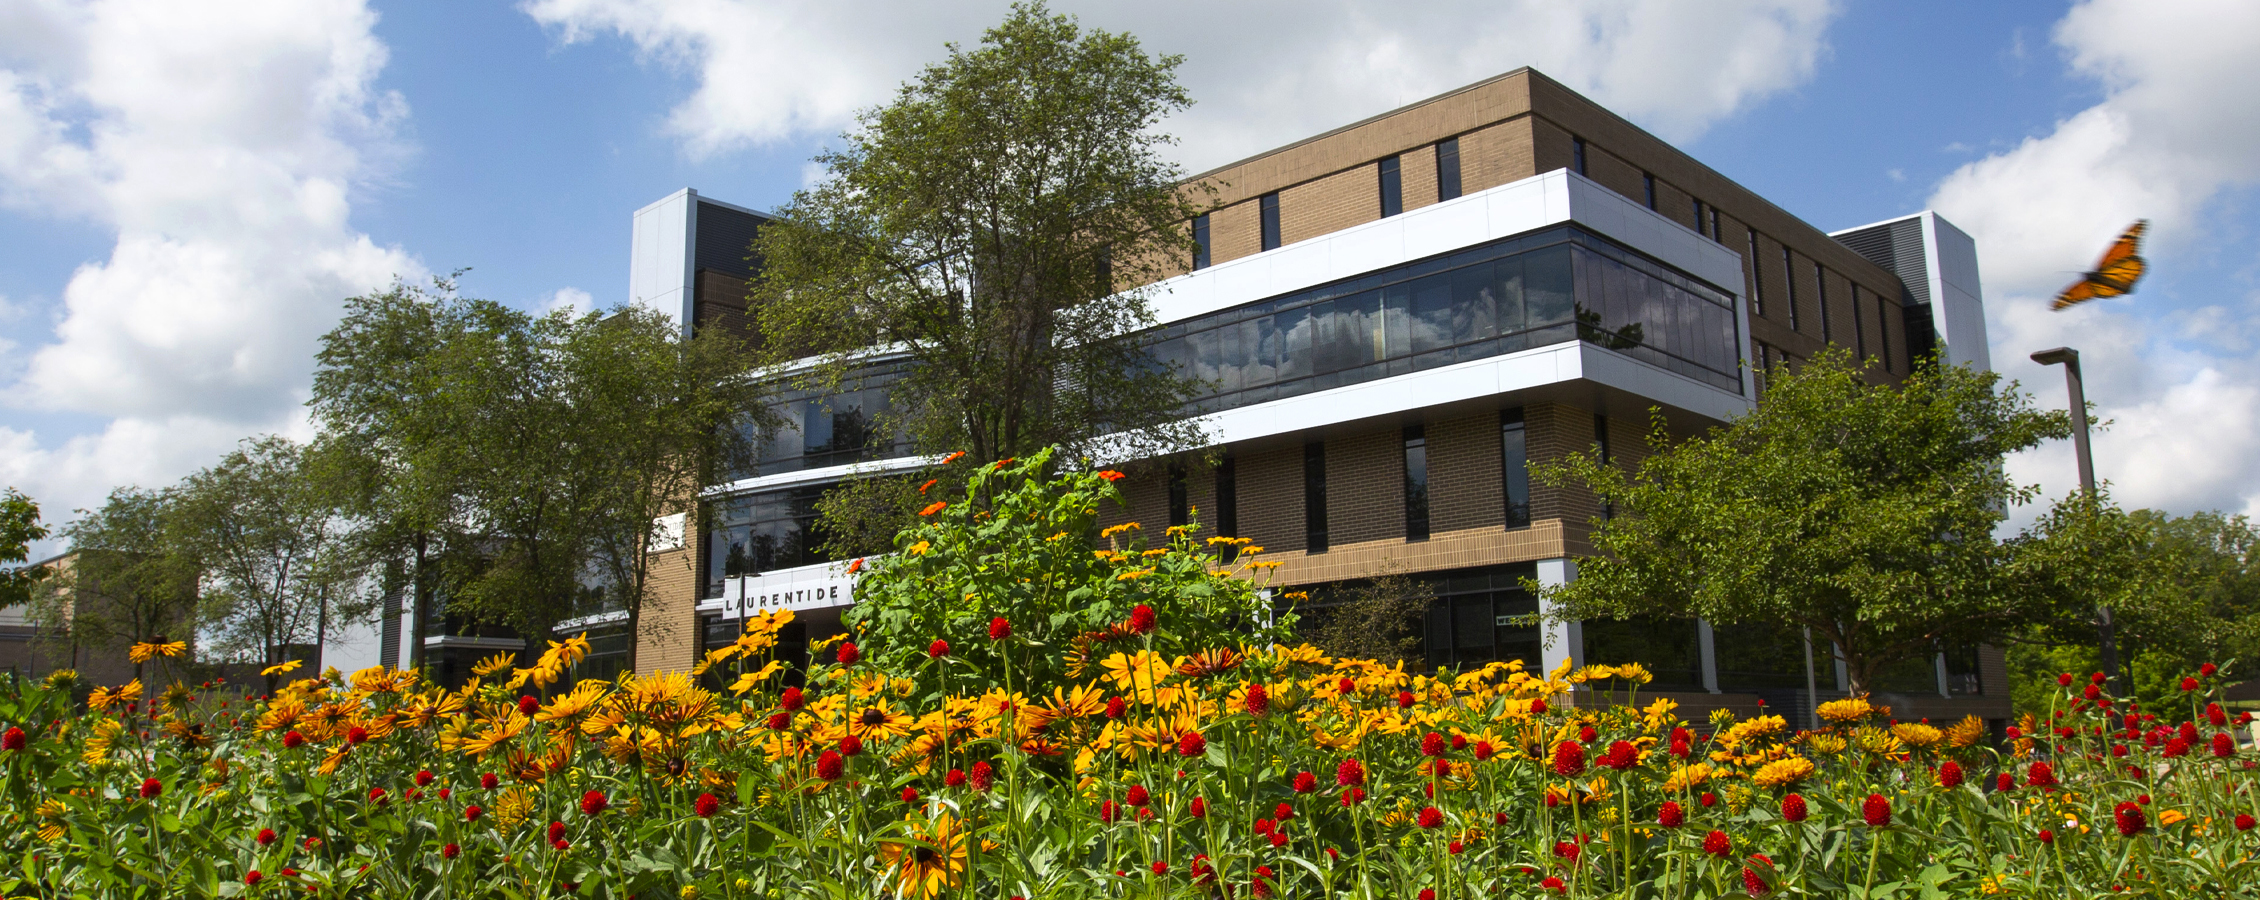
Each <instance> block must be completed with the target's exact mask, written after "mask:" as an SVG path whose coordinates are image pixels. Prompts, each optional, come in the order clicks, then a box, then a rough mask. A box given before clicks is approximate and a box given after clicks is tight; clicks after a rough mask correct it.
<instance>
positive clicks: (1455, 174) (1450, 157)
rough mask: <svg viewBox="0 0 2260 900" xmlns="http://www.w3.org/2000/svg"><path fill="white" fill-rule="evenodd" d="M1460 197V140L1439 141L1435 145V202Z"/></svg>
mask: <svg viewBox="0 0 2260 900" xmlns="http://www.w3.org/2000/svg"><path fill="white" fill-rule="evenodd" d="M1459 195H1460V139H1459V138H1452V139H1451V140H1447V141H1441V142H1439V143H1437V145H1436V202H1438V203H1442V202H1444V201H1446V200H1450V199H1452V198H1454V197H1457V196H1459Z"/></svg>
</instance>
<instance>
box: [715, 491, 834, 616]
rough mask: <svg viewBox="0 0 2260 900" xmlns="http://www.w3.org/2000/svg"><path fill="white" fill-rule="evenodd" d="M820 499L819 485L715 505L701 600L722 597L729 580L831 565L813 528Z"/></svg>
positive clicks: (768, 493)
mask: <svg viewBox="0 0 2260 900" xmlns="http://www.w3.org/2000/svg"><path fill="white" fill-rule="evenodd" d="M823 495H824V489H823V488H822V487H807V488H794V489H791V490H783V491H764V492H762V493H758V494H741V495H739V496H736V497H731V498H729V499H727V500H721V501H717V502H716V503H715V505H714V508H713V516H714V525H715V527H714V529H713V530H711V531H709V532H707V539H706V558H705V560H704V565H703V569H704V573H703V576H704V577H702V578H701V579H700V586H701V589H700V591H699V598H700V599H702V600H707V599H713V598H715V597H720V596H722V585H723V580H724V579H727V578H733V577H737V576H740V575H758V574H761V573H763V572H771V571H775V570H778V569H790V568H794V567H797V566H808V565H815V564H817V563H826V562H833V561H835V559H836V557H834V556H833V555H831V554H828V553H825V552H824V550H823V545H824V535H823V534H822V532H820V531H818V530H817V528H816V501H817V500H818V499H819V498H821V497H822V496H823Z"/></svg>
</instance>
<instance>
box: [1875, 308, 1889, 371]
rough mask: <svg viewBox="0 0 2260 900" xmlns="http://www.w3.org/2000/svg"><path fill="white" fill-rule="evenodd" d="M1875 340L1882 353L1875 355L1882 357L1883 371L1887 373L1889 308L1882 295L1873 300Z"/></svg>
mask: <svg viewBox="0 0 2260 900" xmlns="http://www.w3.org/2000/svg"><path fill="white" fill-rule="evenodd" d="M1875 340H1876V346H1877V347H1878V348H1880V349H1881V350H1882V351H1883V352H1881V353H1879V354H1877V355H1878V356H1881V357H1883V370H1884V371H1886V372H1889V371H1891V307H1890V306H1889V305H1887V304H1886V303H1885V302H1884V299H1883V295H1882V294H1877V295H1876V298H1875Z"/></svg>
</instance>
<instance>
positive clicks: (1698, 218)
mask: <svg viewBox="0 0 2260 900" xmlns="http://www.w3.org/2000/svg"><path fill="white" fill-rule="evenodd" d="M1695 233H1696V234H1702V233H1703V201H1701V200H1697V201H1695Z"/></svg>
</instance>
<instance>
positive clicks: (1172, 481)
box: [1169, 463, 1193, 526]
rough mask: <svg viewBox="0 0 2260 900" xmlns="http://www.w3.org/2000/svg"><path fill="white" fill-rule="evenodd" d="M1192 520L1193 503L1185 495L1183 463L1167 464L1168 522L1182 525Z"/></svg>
mask: <svg viewBox="0 0 2260 900" xmlns="http://www.w3.org/2000/svg"><path fill="white" fill-rule="evenodd" d="M1192 520H1193V504H1192V501H1191V500H1190V499H1189V498H1188V497H1187V496H1186V491H1185V465H1184V464H1183V463H1170V464H1169V524H1170V525H1171V526H1177V525H1183V524H1185V523H1187V522H1190V521H1192Z"/></svg>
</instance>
